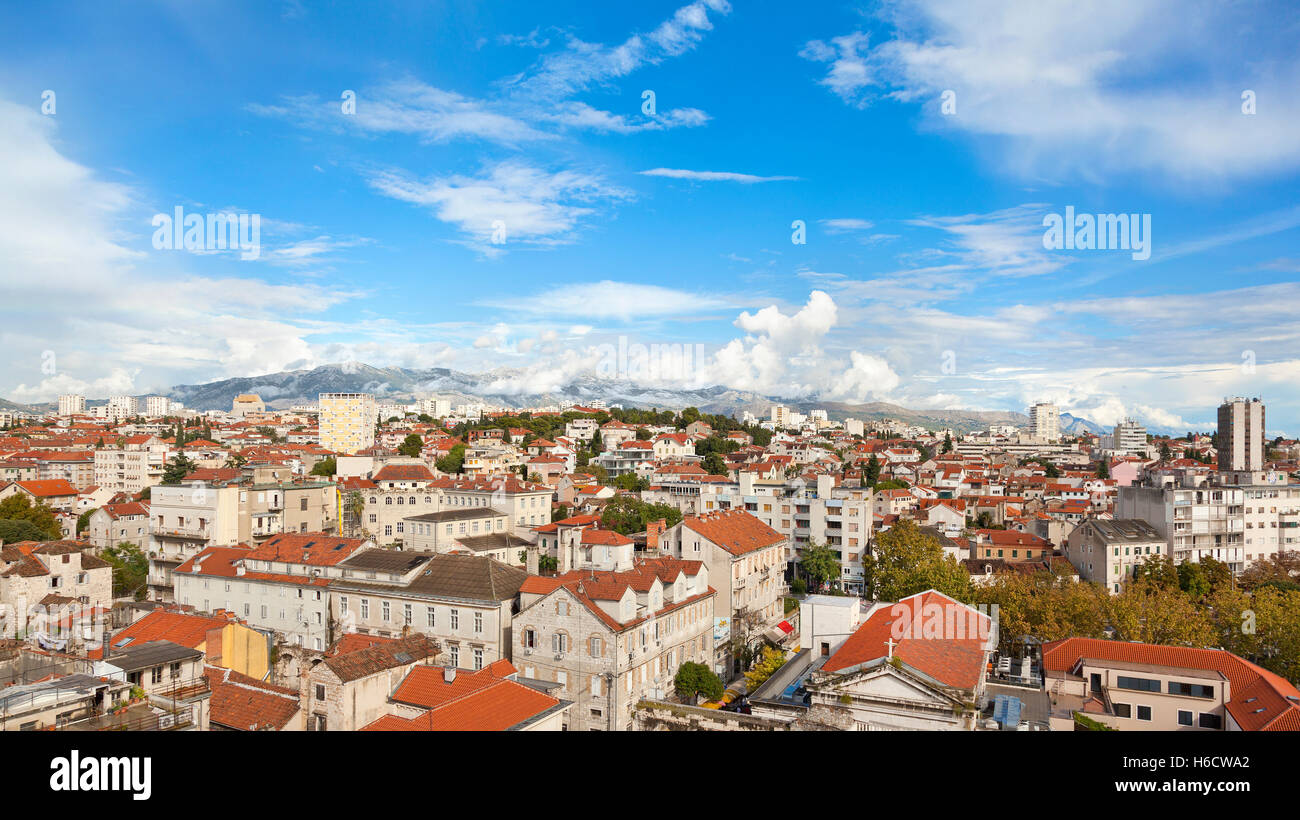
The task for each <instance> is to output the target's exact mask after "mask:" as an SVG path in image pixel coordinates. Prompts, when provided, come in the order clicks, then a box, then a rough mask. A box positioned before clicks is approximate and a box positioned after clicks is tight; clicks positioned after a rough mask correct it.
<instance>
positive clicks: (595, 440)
mask: <svg viewBox="0 0 1300 820" xmlns="http://www.w3.org/2000/svg"><path fill="white" fill-rule="evenodd" d="M591 451H592V452H593V453H596V454H597V455H599V454H601V453H603V452H605V441H604V439H602V438H601V437H600V431H599V430H597V431H596V432H595V433H593V434H592V436H591Z"/></svg>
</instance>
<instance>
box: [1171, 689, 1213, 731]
mask: <svg viewBox="0 0 1300 820" xmlns="http://www.w3.org/2000/svg"><path fill="white" fill-rule="evenodd" d="M1169 694H1171V695H1186V696H1188V697H1193V698H1212V697H1214V687H1213V686H1202V685H1201V684H1198V683H1178V682H1176V681H1169ZM1188 725H1189V726H1190V725H1191V724H1188Z"/></svg>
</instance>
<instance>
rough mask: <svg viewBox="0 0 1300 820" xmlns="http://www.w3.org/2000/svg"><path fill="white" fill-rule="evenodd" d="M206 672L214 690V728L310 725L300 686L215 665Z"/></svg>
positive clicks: (246, 729)
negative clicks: (294, 687) (270, 680)
mask: <svg viewBox="0 0 1300 820" xmlns="http://www.w3.org/2000/svg"><path fill="white" fill-rule="evenodd" d="M203 676H204V677H205V678H207V681H208V686H209V688H210V689H211V690H212V699H211V700H210V701H209V704H208V728H209V729H210V730H211V731H214V732H216V731H224V732H265V731H273V732H301V731H303V730H305V729H306V728H307V718H306V716H305V715H304V714H303V711H302V705H301V702H300V695H299V692H298V690H296V689H290V688H288V687H285V686H276V685H275V684H273V683H268V682H267V681H264V680H262V679H260V678H256V677H250V676H248V675H244V674H241V673H239V672H236V671H235V670H233V669H222V668H220V667H216V666H208V667H205V668H204V670H203Z"/></svg>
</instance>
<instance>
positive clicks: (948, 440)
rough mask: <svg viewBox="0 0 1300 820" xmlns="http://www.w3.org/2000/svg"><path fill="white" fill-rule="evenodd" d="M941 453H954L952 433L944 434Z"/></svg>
mask: <svg viewBox="0 0 1300 820" xmlns="http://www.w3.org/2000/svg"><path fill="white" fill-rule="evenodd" d="M940 452H944V453H951V452H952V433H944V434H943V450H941V451H940Z"/></svg>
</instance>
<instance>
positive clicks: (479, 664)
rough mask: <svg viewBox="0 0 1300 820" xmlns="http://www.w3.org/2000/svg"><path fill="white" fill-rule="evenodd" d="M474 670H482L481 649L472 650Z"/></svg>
mask: <svg viewBox="0 0 1300 820" xmlns="http://www.w3.org/2000/svg"><path fill="white" fill-rule="evenodd" d="M474 668H475V669H482V668H483V650H482V649H475V650H474Z"/></svg>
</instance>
